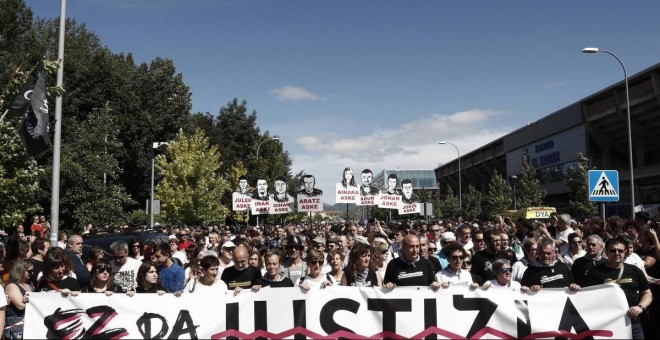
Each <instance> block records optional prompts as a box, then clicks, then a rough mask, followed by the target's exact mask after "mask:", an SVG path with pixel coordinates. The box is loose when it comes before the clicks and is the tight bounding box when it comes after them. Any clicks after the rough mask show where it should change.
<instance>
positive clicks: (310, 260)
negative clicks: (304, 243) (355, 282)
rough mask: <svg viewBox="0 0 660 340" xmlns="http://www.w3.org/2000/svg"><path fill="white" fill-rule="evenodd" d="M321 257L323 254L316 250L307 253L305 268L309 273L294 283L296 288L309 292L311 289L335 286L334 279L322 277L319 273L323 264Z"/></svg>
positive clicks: (327, 276)
mask: <svg viewBox="0 0 660 340" xmlns="http://www.w3.org/2000/svg"><path fill="white" fill-rule="evenodd" d="M323 257H324V256H323V252H321V251H319V250H316V249H312V250H310V251H309V252H308V253H307V267H308V268H309V272H308V273H307V275H305V276H304V277H301V278H300V279H298V280H297V281H296V284H295V285H296V286H298V287H300V288H301V289H302V290H304V291H309V290H310V289H312V288H315V289H323V288H325V287H327V286H333V285H335V284H336V282H335V279H334V278H333V277H332V276H331V275H329V274H326V275H323V273H321V268H322V267H323V262H325V260H324V258H323Z"/></svg>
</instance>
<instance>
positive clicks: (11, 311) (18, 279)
mask: <svg viewBox="0 0 660 340" xmlns="http://www.w3.org/2000/svg"><path fill="white" fill-rule="evenodd" d="M33 270H34V267H32V262H31V261H30V260H27V259H18V260H17V261H16V263H15V264H14V267H12V269H11V271H10V272H9V281H8V282H7V286H6V287H5V293H6V294H7V298H8V302H9V304H8V305H7V309H6V314H5V315H6V322H5V330H4V337H5V338H6V339H21V338H23V318H24V317H25V305H26V304H27V302H28V294H29V293H30V292H32V290H33V287H32V283H31V282H30V276H31V275H32V272H33Z"/></svg>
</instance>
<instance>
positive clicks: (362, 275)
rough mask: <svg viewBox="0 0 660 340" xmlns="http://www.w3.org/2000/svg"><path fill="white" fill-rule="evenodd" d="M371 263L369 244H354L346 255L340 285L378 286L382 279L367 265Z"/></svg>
mask: <svg viewBox="0 0 660 340" xmlns="http://www.w3.org/2000/svg"><path fill="white" fill-rule="evenodd" d="M370 263H371V246H369V245H366V244H356V245H355V246H354V247H353V249H351V253H350V255H349V256H348V265H347V266H346V270H345V275H344V276H343V277H342V278H341V285H342V286H354V287H374V286H375V287H380V286H381V285H382V283H383V279H382V278H381V277H379V276H378V274H377V273H376V271H374V270H373V269H371V268H370V267H369V265H370Z"/></svg>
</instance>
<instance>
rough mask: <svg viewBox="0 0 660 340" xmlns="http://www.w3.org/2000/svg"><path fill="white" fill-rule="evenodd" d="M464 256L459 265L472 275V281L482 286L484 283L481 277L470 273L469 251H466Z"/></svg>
mask: <svg viewBox="0 0 660 340" xmlns="http://www.w3.org/2000/svg"><path fill="white" fill-rule="evenodd" d="M466 254H467V255H466V256H465V258H463V264H462V265H461V269H463V270H465V271H467V272H470V275H471V276H472V282H474V283H476V284H477V285H478V286H483V284H484V279H482V278H481V277H480V276H479V275H477V274H474V273H472V255H470V252H469V251H468V252H466Z"/></svg>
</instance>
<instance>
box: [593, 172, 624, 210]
mask: <svg viewBox="0 0 660 340" xmlns="http://www.w3.org/2000/svg"><path fill="white" fill-rule="evenodd" d="M589 200H590V201H592V202H618V201H619V172H618V171H616V170H589Z"/></svg>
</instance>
